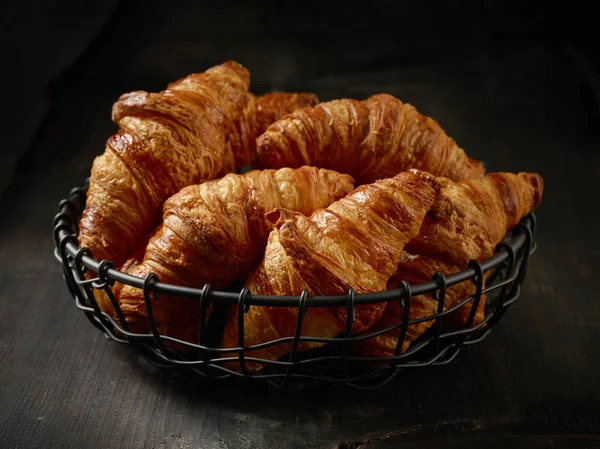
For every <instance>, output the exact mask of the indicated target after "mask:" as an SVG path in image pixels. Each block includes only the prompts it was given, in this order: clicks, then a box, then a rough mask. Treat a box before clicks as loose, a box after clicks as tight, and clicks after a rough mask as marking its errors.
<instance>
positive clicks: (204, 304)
mask: <svg viewBox="0 0 600 449" xmlns="http://www.w3.org/2000/svg"><path fill="white" fill-rule="evenodd" d="M211 291H212V286H211V285H210V284H204V287H202V295H200V329H199V331H198V344H199V345H202V344H203V342H204V341H205V338H206V311H207V310H208V307H209V306H210V301H211V299H212V296H211V294H210V293H211ZM200 351H201V353H202V354H203V355H206V351H202V350H200Z"/></svg>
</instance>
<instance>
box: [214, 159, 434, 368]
mask: <svg viewBox="0 0 600 449" xmlns="http://www.w3.org/2000/svg"><path fill="white" fill-rule="evenodd" d="M437 188H438V184H437V181H436V180H435V178H434V177H433V176H431V175H429V174H428V173H425V172H421V171H418V170H411V171H407V172H401V173H399V174H398V175H397V176H395V177H393V178H388V179H382V180H379V181H377V182H375V183H374V184H370V185H363V186H361V187H359V188H357V189H356V190H354V191H353V192H352V193H350V194H349V195H348V196H346V197H345V198H342V199H340V200H338V201H336V202H334V203H333V204H331V205H330V206H329V207H327V208H326V209H319V210H317V211H315V212H314V213H313V214H312V215H311V216H310V218H308V217H305V216H304V215H302V214H300V213H297V212H292V211H289V210H285V209H279V210H275V211H273V212H271V213H270V214H268V218H269V219H270V220H271V221H272V222H274V224H275V229H273V231H272V232H271V234H270V235H269V239H268V243H267V248H266V252H265V256H264V259H263V261H262V262H261V264H260V265H259V266H258V268H257V269H256V270H255V271H254V272H253V273H252V274H251V276H250V277H249V279H248V280H247V282H246V284H245V285H246V287H248V288H249V289H250V290H251V292H253V293H257V294H265V295H285V296H291V295H300V294H301V293H302V291H303V290H307V291H308V293H309V294H310V295H335V294H344V293H346V292H348V289H349V288H350V287H352V288H353V289H354V290H355V291H356V292H357V293H363V292H375V291H381V290H384V289H385V287H386V282H387V281H388V279H389V277H390V276H391V275H392V274H393V273H394V272H395V271H396V268H397V265H398V261H399V259H400V254H401V252H402V247H403V246H404V244H405V243H406V242H408V241H409V240H410V239H411V238H413V237H414V236H416V235H417V233H418V232H419V228H420V226H421V222H422V221H423V218H424V216H425V214H426V212H427V211H428V210H429V208H430V207H431V205H432V203H433V200H434V198H435V195H436V189H437ZM382 312H383V305H381V304H379V305H377V304H375V305H366V306H357V307H356V320H355V321H354V323H353V325H352V328H353V331H354V332H360V331H363V330H365V329H367V328H369V327H370V326H371V325H372V324H373V323H374V322H375V320H376V319H377V318H378V317H379V316H380V315H381V313H382ZM297 314H298V309H297V308H283V307H277V308H269V307H257V306H254V307H250V310H249V312H248V313H247V314H246V315H245V316H244V336H245V341H244V344H245V346H249V345H255V344H258V343H264V342H267V341H270V340H275V339H278V338H282V337H291V336H293V335H294V330H295V327H296V320H297ZM345 325H346V307H340V308H335V309H330V308H323V307H319V308H317V307H315V308H310V309H309V310H308V314H307V315H306V317H305V318H304V324H303V328H302V335H310V336H313V337H335V336H336V335H338V334H340V333H341V332H342V331H343V330H344V329H345ZM237 328H238V324H237V312H236V310H235V308H233V309H232V311H231V313H230V315H229V318H228V322H227V324H226V326H225V330H224V333H223V342H222V346H223V347H225V348H232V347H237ZM320 345H322V343H316V342H301V343H300V344H299V346H298V349H299V350H306V349H309V348H313V347H317V346H320ZM290 347H291V346H290V344H281V345H277V346H269V347H266V348H264V349H258V350H252V351H249V352H247V353H246V355H247V356H249V357H262V358H265V359H271V360H275V359H278V358H279V357H280V356H282V355H284V354H286V353H287V352H289V350H290ZM232 365H233V366H236V364H235V363H234V364H232ZM248 366H249V367H250V366H251V367H252V368H251V369H258V368H259V367H260V364H257V363H249V364H248Z"/></svg>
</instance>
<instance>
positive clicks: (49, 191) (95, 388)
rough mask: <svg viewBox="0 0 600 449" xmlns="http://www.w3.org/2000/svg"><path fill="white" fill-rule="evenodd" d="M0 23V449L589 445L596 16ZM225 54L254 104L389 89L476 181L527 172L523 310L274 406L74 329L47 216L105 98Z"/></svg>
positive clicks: (599, 377)
mask: <svg viewBox="0 0 600 449" xmlns="http://www.w3.org/2000/svg"><path fill="white" fill-rule="evenodd" d="M525 3H526V4H525ZM2 9H3V10H2V11H1V12H2V15H1V19H0V20H1V21H2V27H0V36H1V38H2V42H3V45H2V49H3V50H4V58H3V64H2V65H3V69H2V71H1V76H2V81H3V83H2V86H3V92H2V98H3V99H4V107H3V108H2V117H3V118H2V120H1V126H2V142H1V145H0V210H1V211H2V214H1V215H0V311H1V312H0V447H3V448H4V447H23V448H29V447H61V448H63V447H74V448H79V447H90V448H95V447H98V448H106V447H135V448H138V447H139V448H142V447H143V448H169V447H177V448H192V447H219V448H227V447H229V448H243V447H277V448H297V447H298V448H301V447H311V448H312V447H322V448H326V447H340V448H351V447H363V446H364V447H369V448H370V447H373V448H383V447H408V448H413V447H414V448H416V447H432V446H434V445H436V444H440V445H442V446H445V447H471V446H475V445H477V446H481V445H484V446H487V447H505V446H506V445H508V444H519V445H524V446H527V447H535V448H537V447H551V446H552V447H577V446H588V447H589V446H590V445H600V442H599V441H600V439H599V437H598V435H599V434H600V387H599V385H600V374H599V373H600V330H599V324H598V323H599V320H600V306H599V305H598V301H597V297H596V295H595V292H596V291H598V289H599V288H600V285H599V282H598V278H597V275H598V273H599V272H600V270H599V269H600V238H599V237H600V236H599V232H598V229H599V227H598V225H597V224H596V220H597V216H598V212H597V203H598V194H599V193H600V189H599V188H598V185H597V179H598V177H599V176H600V150H599V143H600V135H599V134H600V133H599V130H600V126H599V125H600V108H599V100H600V59H599V58H598V41H599V39H598V38H597V32H596V29H597V19H598V18H597V17H595V16H594V15H593V13H592V7H591V6H589V7H588V6H585V5H583V3H578V2H563V3H561V4H560V5H555V6H551V5H549V4H547V3H543V4H542V3H539V4H537V3H536V2H517V1H513V2H509V1H483V2H482V1H466V2H441V1H439V2H407V1H398V2H394V1H387V2H385V1H369V2H362V3H360V4H357V5H354V4H349V3H345V2H344V3H331V2H316V1H305V2H301V3H293V2H290V3H288V2H274V1H273V2H254V3H250V2H241V1H240V2H169V3H167V2H160V3H159V2H142V1H121V2H118V1H105V2H75V1H64V0H63V1H57V2H41V1H24V2H18V3H17V2H12V3H11V2H7V3H4V4H3V5H2ZM227 59H235V60H237V61H238V62H240V63H242V64H244V65H245V66H246V67H248V69H249V70H250V71H251V73H252V90H253V91H254V92H255V93H257V94H260V93H264V92H267V91H270V90H289V91H297V90H302V91H312V92H315V93H317V94H318V95H319V96H320V98H321V99H322V100H330V99H333V98H339V97H354V98H364V97H366V96H368V95H371V94H374V93H377V92H388V93H391V94H393V95H396V96H398V97H399V98H401V99H402V100H404V101H407V102H411V103H412V104H414V105H415V106H416V107H417V108H418V109H419V110H420V111H421V112H423V113H425V114H428V115H431V116H432V117H434V118H435V119H436V120H437V121H438V122H439V123H440V124H441V125H442V127H444V128H445V129H446V131H447V132H448V134H449V135H450V136H452V137H453V138H455V139H456V140H457V141H458V142H459V144H460V145H461V146H462V147H463V148H464V149H465V150H466V151H467V152H468V153H469V155H471V156H473V157H475V158H478V159H482V160H484V161H485V162H486V163H487V166H488V169H489V170H491V171H503V170H506V171H515V172H516V171H538V172H539V173H540V174H541V175H542V176H543V177H544V179H545V183H546V189H545V193H544V200H543V203H542V206H541V207H540V208H539V210H538V212H537V216H538V220H539V232H538V244H539V250H538V251H537V252H536V253H535V255H534V256H533V258H532V261H531V267H530V270H529V273H528V277H527V279H526V281H525V285H524V286H523V289H522V295H521V296H522V297H521V299H520V300H519V301H518V302H517V303H516V304H515V305H514V306H513V308H511V310H510V311H509V313H508V314H507V315H506V317H505V318H504V319H503V321H502V322H501V323H500V324H499V325H498V326H497V328H495V329H494V330H493V331H492V333H491V334H490V336H489V337H488V338H487V339H486V340H485V341H484V342H482V343H481V344H479V345H476V346H474V347H470V348H468V349H466V350H465V351H463V352H462V353H461V354H460V355H459V357H458V358H457V359H456V360H455V361H454V362H453V363H451V364H450V365H448V366H445V367H437V368H431V369H426V370H421V371H418V372H409V373H406V375H403V376H400V377H398V378H397V379H396V381H394V382H392V383H391V384H389V385H388V386H386V387H384V388H382V389H380V390H377V391H375V392H371V393H362V392H356V391H353V390H348V389H344V388H341V389H328V390H317V391H311V392H306V393H303V394H301V395H289V394H288V395H283V394H280V393H276V392H273V391H270V390H256V389H255V388H252V387H249V388H247V389H240V388H239V387H238V388H234V387H233V386H227V387H225V386H224V387H210V388H206V387H204V386H196V387H193V386H190V385H182V384H177V383H173V382H171V381H168V380H167V379H164V378H163V377H162V376H161V375H160V374H159V373H157V372H156V371H154V370H153V369H151V368H150V367H148V366H147V365H146V363H145V362H143V361H141V359H140V358H139V356H137V354H136V353H135V352H133V350H131V349H129V348H125V347H121V346H118V345H116V344H113V343H108V342H107V341H105V339H104V338H103V337H102V335H101V334H100V333H99V332H97V331H96V330H95V329H93V328H92V327H91V326H90V325H89V323H88V322H87V321H86V320H85V318H84V316H83V315H82V314H80V313H79V312H78V311H77V310H76V309H75V307H74V306H73V304H72V302H71V301H69V300H68V299H69V298H68V294H67V290H66V287H65V285H64V283H63V281H62V279H61V278H60V267H59V266H58V264H57V263H55V262H54V260H53V258H52V249H53V248H52V241H51V232H50V231H51V229H50V223H51V220H52V216H53V215H54V213H55V211H56V205H57V203H58V201H59V200H60V199H61V198H63V197H64V196H65V195H66V194H67V192H68V191H69V189H70V188H71V187H73V186H74V185H79V184H80V183H81V182H83V180H84V178H85V177H86V176H87V175H88V173H89V169H90V166H91V162H92V160H93V158H94V157H95V156H96V155H98V154H100V153H101V152H102V151H103V149H104V142H105V141H106V139H107V138H108V136H109V135H110V134H111V133H113V132H115V131H116V127H115V125H114V124H112V123H111V121H110V110H111V106H112V103H113V102H114V101H115V100H116V99H117V98H118V97H119V95H120V94H122V93H124V92H128V91H131V90H138V89H143V90H148V91H158V90H161V89H163V88H164V87H165V86H166V84H167V83H168V82H169V81H172V80H174V79H177V78H179V77H182V76H185V75H187V74H189V73H191V72H198V71H203V70H205V69H206V68H208V67H209V66H211V65H214V64H219V63H221V62H223V61H225V60H227ZM445 438H446V439H445ZM444 439H445V440H444Z"/></svg>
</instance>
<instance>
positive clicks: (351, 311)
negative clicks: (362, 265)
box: [341, 287, 356, 363]
mask: <svg viewBox="0 0 600 449" xmlns="http://www.w3.org/2000/svg"><path fill="white" fill-rule="evenodd" d="M354 307H355V306H354V289H353V288H352V287H350V288H349V289H348V309H347V311H346V329H345V331H344V335H343V338H344V340H345V341H344V343H342V354H341V355H342V363H347V362H348V359H347V357H348V350H349V349H350V341H351V340H350V338H351V336H352V324H354V320H356V311H355V308H354Z"/></svg>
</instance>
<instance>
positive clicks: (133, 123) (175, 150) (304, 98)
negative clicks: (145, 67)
mask: <svg viewBox="0 0 600 449" xmlns="http://www.w3.org/2000/svg"><path fill="white" fill-rule="evenodd" d="M249 84H250V74H249V72H248V70H246V68H244V67H243V66H241V65H240V64H237V63H236V62H233V61H229V62H226V63H224V64H221V65H218V66H215V67H212V68H210V69H208V70H207V71H205V72H203V73H196V74H192V75H189V76H186V77H185V78H182V79H180V80H178V81H175V82H173V83H171V84H169V86H168V88H167V89H166V90H164V91H162V92H159V93H148V92H143V91H137V92H131V93H128V94H125V95H123V96H121V98H120V99H119V100H118V101H117V102H116V103H115V105H114V107H113V112H112V118H113V121H114V122H115V123H116V124H118V125H119V127H120V130H119V131H118V132H117V133H116V134H115V135H113V136H112V137H110V138H109V139H108V142H107V145H106V149H105V152H104V153H103V154H102V155H101V156H99V157H97V158H96V159H95V161H94V164H93V166H92V172H91V177H90V185H89V189H88V192H87V202H86V208H85V210H84V212H83V215H82V217H81V221H80V224H79V244H80V246H82V247H89V248H90V249H91V250H92V252H93V254H94V257H95V258H96V259H97V260H101V259H110V260H112V262H113V263H114V264H115V266H117V267H119V266H120V265H121V264H122V263H123V262H124V261H125V260H126V259H127V258H128V257H129V256H130V255H131V253H132V252H133V251H134V250H136V248H137V247H138V246H140V245H145V243H146V242H147V241H148V236H149V234H150V232H151V231H152V229H153V228H154V227H155V226H156V225H157V224H158V222H159V221H160V214H161V208H162V205H163V203H164V201H165V200H166V199H167V198H169V197H170V196H171V195H173V194H175V193H177V192H178V191H179V190H180V189H182V188H183V187H185V186H188V185H192V184H197V183H200V182H203V181H206V180H210V179H214V178H217V177H220V176H222V175H224V174H226V173H229V172H232V171H235V170H236V168H240V167H243V166H245V165H247V164H248V163H250V162H252V160H253V159H254V156H255V151H256V150H255V139H256V136H257V135H258V134H259V133H261V132H262V131H263V130H264V127H265V126H266V125H267V123H268V122H269V121H271V120H274V119H276V118H278V117H280V116H281V115H282V114H285V113H286V112H289V111H291V110H293V109H295V108H297V107H300V106H306V105H308V104H314V103H316V101H317V98H316V97H315V96H314V95H313V94H291V95H290V94H286V93H277V94H269V95H267V96H265V97H262V98H260V97H259V98H256V97H254V95H252V94H251V93H249V92H248V87H249Z"/></svg>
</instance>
